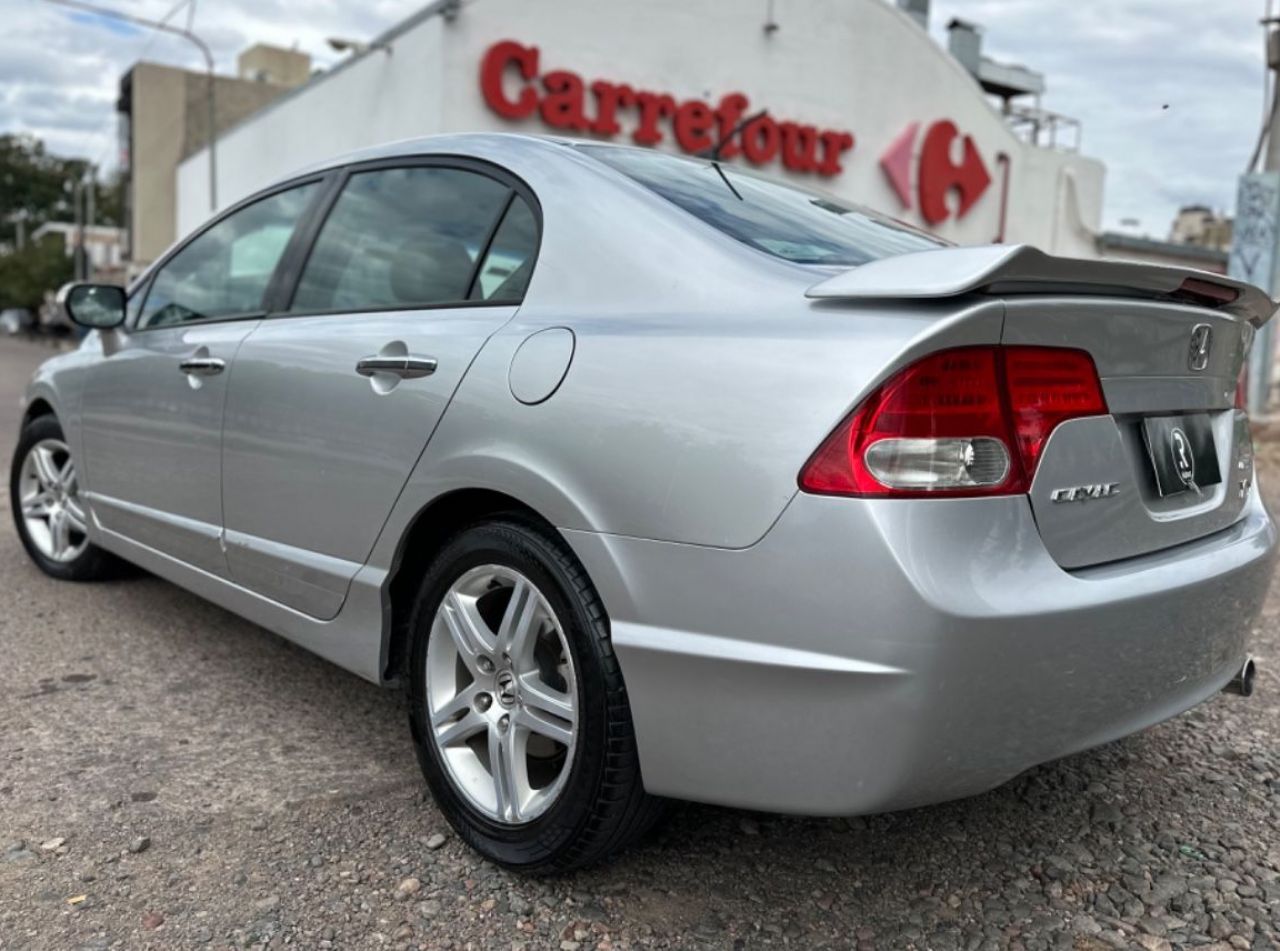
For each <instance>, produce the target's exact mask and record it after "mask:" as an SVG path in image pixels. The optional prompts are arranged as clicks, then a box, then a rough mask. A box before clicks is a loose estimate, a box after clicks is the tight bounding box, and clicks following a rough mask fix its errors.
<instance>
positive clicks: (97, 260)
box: [31, 221, 124, 273]
mask: <svg viewBox="0 0 1280 951" xmlns="http://www.w3.org/2000/svg"><path fill="white" fill-rule="evenodd" d="M46 235H57V237H58V238H59V239H60V240H61V241H62V246H63V249H64V250H65V251H66V254H67V257H71V256H72V255H73V254H75V250H76V245H77V244H78V243H79V240H80V234H79V228H78V227H77V226H76V225H75V224H73V223H71V222H69V221H47V222H45V223H44V224H42V225H41V226H40V227H39V228H37V229H36V230H35V231H33V232H32V233H31V240H32V241H35V242H39V241H42V240H44V238H45V236H46ZM84 249H85V254H87V255H88V257H89V265H90V267H91V268H92V270H93V271H94V272H95V273H96V272H98V271H111V272H114V271H115V270H117V269H118V268H119V267H120V266H121V264H123V263H124V229H123V228H115V227H111V226H109V225H86V226H85V229H84Z"/></svg>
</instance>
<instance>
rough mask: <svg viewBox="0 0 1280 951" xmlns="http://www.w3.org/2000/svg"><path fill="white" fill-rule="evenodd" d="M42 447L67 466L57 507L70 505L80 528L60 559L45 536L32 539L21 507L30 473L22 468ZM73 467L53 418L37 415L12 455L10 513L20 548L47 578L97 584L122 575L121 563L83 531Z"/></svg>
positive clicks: (23, 431) (55, 419)
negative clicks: (51, 450) (65, 483)
mask: <svg viewBox="0 0 1280 951" xmlns="http://www.w3.org/2000/svg"><path fill="white" fill-rule="evenodd" d="M45 447H60V448H59V449H58V451H57V453H58V454H57V457H56V458H58V459H60V460H62V461H63V471H68V470H66V469H65V466H71V469H70V470H69V471H70V472H71V473H72V476H71V479H70V480H69V481H70V484H69V485H68V486H67V487H65V488H64V489H63V490H62V492H61V493H60V498H59V503H58V504H59V505H61V506H62V507H64V508H69V507H71V506H74V511H75V512H77V513H78V515H77V516H76V518H77V519H78V520H79V524H80V526H81V528H80V530H79V531H76V530H71V531H72V532H73V533H74V534H71V535H70V539H71V540H70V542H69V543H68V547H67V548H66V549H65V550H64V551H63V553H62V554H63V557H55V555H54V553H53V551H51V550H50V544H49V539H48V537H44V538H36V537H35V535H34V534H33V530H32V528H31V525H30V520H29V519H28V518H27V516H26V514H25V513H24V508H23V495H24V486H26V485H27V484H28V483H30V482H31V478H32V477H31V474H30V470H27V469H26V468H25V467H26V466H27V464H28V460H29V459H30V458H31V457H32V453H33V452H35V451H37V450H39V449H43V448H45ZM74 466H75V464H74V462H73V461H72V460H71V454H70V449H69V448H68V447H67V443H66V438H65V437H64V436H63V433H62V426H61V425H60V424H59V423H58V420H57V418H56V417H54V416H38V417H36V418H35V419H33V420H31V421H30V422H28V423H27V424H26V425H25V426H24V427H23V428H22V433H21V435H20V436H19V437H18V445H17V448H16V449H15V450H14V453H13V464H12V465H11V466H10V469H9V503H10V506H11V509H12V512H13V522H14V526H15V527H16V528H17V530H18V538H20V539H21V540H22V547H23V548H25V549H26V550H27V554H28V555H30V556H31V560H32V561H34V562H35V563H36V565H37V566H38V567H39V568H40V570H41V571H43V572H44V573H45V574H47V575H49V576H50V577H53V578H57V579H59V580H61V581H100V580H103V579H106V578H114V577H117V576H118V575H120V574H121V573H122V569H123V568H124V563H123V562H121V561H120V560H119V559H117V558H116V557H115V556H114V555H112V554H110V553H109V552H106V551H104V550H103V549H101V548H99V547H98V546H97V545H95V544H93V543H92V542H90V541H89V540H88V536H87V535H86V534H85V533H84V531H83V526H84V523H85V521H86V520H87V515H86V513H85V510H84V508H83V507H82V506H80V505H79V504H78V494H79V487H78V484H77V483H76V482H75V476H74V472H75V467H74ZM68 503H69V505H68ZM50 535H52V532H50Z"/></svg>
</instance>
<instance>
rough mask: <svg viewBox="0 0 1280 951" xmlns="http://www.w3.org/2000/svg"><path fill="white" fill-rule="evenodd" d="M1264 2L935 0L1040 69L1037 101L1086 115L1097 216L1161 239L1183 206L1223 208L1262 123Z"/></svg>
mask: <svg viewBox="0 0 1280 951" xmlns="http://www.w3.org/2000/svg"><path fill="white" fill-rule="evenodd" d="M1262 12H1263V3H1262V0H1256V2H1252V0H1249V2H1232V3H1223V4H1212V3H1208V2H1206V0H1110V2H1106V0H935V3H934V10H933V19H932V31H931V32H933V33H934V35H935V36H937V37H938V38H939V41H940V42H942V43H944V44H945V42H946V36H945V33H946V24H947V22H948V21H949V20H950V19H951V18H952V17H957V16H958V17H960V18H962V19H966V20H970V21H972V22H975V23H978V24H980V25H981V26H983V27H984V28H985V29H984V51H985V52H986V53H987V54H988V55H990V56H993V57H995V58H996V59H1000V60H1009V61H1013V62H1020V63H1024V64H1026V65H1027V66H1029V67H1030V68H1032V69H1036V70H1039V71H1041V72H1043V73H1045V77H1046V81H1047V85H1048V89H1047V92H1046V94H1045V96H1044V98H1043V103H1042V104H1043V106H1044V107H1045V108H1047V109H1051V110H1053V111H1055V112H1060V113H1063V114H1066V115H1069V116H1072V117H1074V118H1076V119H1079V120H1081V122H1082V123H1083V137H1082V149H1081V151H1082V152H1084V153H1085V154H1086V155H1090V156H1092V157H1094V158H1098V159H1100V160H1102V161H1103V162H1104V163H1105V164H1106V166H1107V183H1106V199H1105V215H1104V219H1105V223H1106V224H1107V225H1109V226H1112V227H1114V226H1115V225H1116V224H1117V223H1118V222H1119V221H1120V220H1121V219H1123V218H1136V219H1138V220H1139V221H1140V222H1141V225H1142V228H1143V230H1144V231H1146V232H1148V233H1150V234H1152V235H1155V236H1157V237H1163V236H1164V235H1165V234H1166V233H1167V231H1168V228H1169V224H1170V222H1171V221H1172V218H1173V215H1174V213H1175V212H1176V211H1177V209H1178V207H1179V206H1181V205H1184V204H1192V203H1198V204H1207V205H1210V206H1212V207H1215V208H1219V209H1230V208H1231V207H1233V206H1234V204H1235V192H1236V179H1237V177H1238V176H1239V174H1240V173H1241V172H1242V171H1243V170H1244V167H1245V165H1246V164H1247V162H1248V161H1249V157H1250V155H1251V154H1252V152H1253V147H1254V144H1255V142H1256V140H1257V135H1258V130H1259V127H1260V125H1261V122H1262V108H1263V106H1262V99H1263V85H1262V84H1263V72H1264V64H1263V35H1262V30H1261V28H1260V27H1259V25H1258V18H1259V16H1260V15H1261V14H1262Z"/></svg>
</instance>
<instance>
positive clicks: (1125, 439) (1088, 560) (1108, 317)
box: [808, 246, 1276, 569]
mask: <svg viewBox="0 0 1280 951" xmlns="http://www.w3.org/2000/svg"><path fill="white" fill-rule="evenodd" d="M976 293H981V294H986V295H991V296H998V297H1000V298H1001V299H1002V300H1003V301H1004V304H1005V317H1004V324H1003V330H1002V335H1001V342H1002V343H1004V344H1007V345H1031V346H1050V347H1071V348H1075V349H1080V350H1085V351H1087V352H1088V353H1089V354H1090V355H1091V356H1092V357H1093V360H1094V363H1095V365H1096V366H1097V368H1098V375H1099V377H1100V379H1101V382H1102V387H1103V392H1104V395H1105V396H1106V400H1107V408H1108V410H1109V412H1110V415H1108V416H1101V417H1090V418H1083V419H1074V420H1070V421H1068V422H1065V423H1062V424H1061V425H1059V426H1058V427H1057V428H1056V429H1055V430H1054V431H1053V434H1052V435H1051V436H1050V438H1049V441H1048V443H1047V445H1046V446H1045V449H1044V451H1043V454H1042V456H1041V459H1040V464H1039V466H1038V468H1037V470H1036V474H1035V478H1034V480H1033V482H1032V485H1031V490H1030V493H1029V496H1030V503H1031V506H1032V510H1033V512H1034V515H1035V519H1036V523H1037V525H1038V526H1039V529H1040V534H1041V538H1042V539H1043V541H1044V544H1045V546H1046V548H1047V549H1048V551H1049V553H1050V554H1051V555H1052V556H1053V558H1054V559H1055V560H1056V561H1057V562H1058V564H1060V565H1061V566H1062V567H1064V568H1067V569H1073V568H1083V567H1088V566H1091V565H1098V564H1103V563H1106V562H1112V561H1117V560H1120V559H1124V558H1131V557H1134V556H1138V555H1143V554H1148V553H1150V552H1154V551H1159V550H1161V549H1165V548H1169V547H1171V546H1174V545H1178V544H1181V543H1184V542H1188V541H1192V540H1194V539H1197V538H1201V537H1203V536H1205V535H1208V534H1211V533H1213V532H1215V531H1219V530H1221V529H1224V528H1227V527H1229V526H1231V525H1232V524H1233V523H1235V522H1236V521H1237V520H1238V519H1239V518H1240V517H1241V515H1242V513H1243V510H1244V507H1245V504H1246V502H1247V500H1248V495H1249V491H1250V488H1251V485H1252V481H1253V448H1252V442H1251V439H1250V435H1249V427H1248V418H1247V416H1246V415H1245V414H1244V413H1242V412H1239V411H1237V410H1235V409H1234V402H1235V389H1236V384H1237V380H1238V378H1239V375H1240V371H1241V369H1242V367H1243V366H1244V363H1245V360H1246V358H1247V354H1248V351H1249V347H1250V345H1251V343H1252V340H1253V336H1254V332H1255V330H1256V328H1257V327H1258V326H1261V325H1262V324H1263V323H1265V322H1266V320H1268V319H1269V318H1270V316H1271V314H1272V312H1273V311H1274V309H1275V307H1276V305H1275V303H1274V302H1272V301H1271V300H1270V298H1268V297H1267V295H1266V294H1264V293H1263V292H1262V291H1261V290H1259V289H1258V288H1256V287H1253V286H1251V285H1247V284H1242V283H1239V282H1236V281H1233V280H1230V279H1228V278H1225V277H1221V276H1219V275H1213V274H1207V273H1203V272H1198V271H1192V270H1188V269H1183V268H1166V267H1156V266H1150V265H1141V264H1128V263H1121V262H1096V261H1077V260H1071V259H1064V258H1055V257H1051V256H1049V255H1046V254H1043V253H1042V252H1040V251H1036V250H1035V249H1032V248H1026V247H1005V246H995V247H983V248H949V249H943V250H939V251H927V252H921V253H918V254H910V255H902V256H900V257H896V258H889V259H886V260H884V261H880V262H875V263H874V264H869V265H865V266H864V267H862V268H857V269H855V270H851V271H847V272H844V273H842V274H839V275H837V276H836V277H833V278H831V279H829V280H827V281H824V282H823V283H821V284H818V285H816V286H814V287H812V288H810V289H809V291H808V296H810V297H813V298H843V299H856V298H940V297H953V296H960V295H964V294H976ZM1175 431H1176V433H1180V434H1181V435H1175ZM1188 447H1191V449H1189V448H1188ZM1193 450H1194V451H1193ZM1197 465H1198V470H1199V471H1198V473H1197V471H1196V469H1197ZM1214 470H1216V476H1217V478H1216V479H1215V478H1214V476H1215V471H1214ZM1188 471H1190V475H1189V476H1188ZM1197 474H1198V475H1199V480H1197V478H1196V476H1197ZM1162 479H1163V482H1162V481H1161V480H1162Z"/></svg>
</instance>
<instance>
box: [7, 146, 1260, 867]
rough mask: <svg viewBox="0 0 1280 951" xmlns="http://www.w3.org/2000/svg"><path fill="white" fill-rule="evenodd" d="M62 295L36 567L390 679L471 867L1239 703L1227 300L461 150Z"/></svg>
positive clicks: (643, 172)
mask: <svg viewBox="0 0 1280 951" xmlns="http://www.w3.org/2000/svg"><path fill="white" fill-rule="evenodd" d="M65 303H66V306H67V308H68V310H69V312H70V313H71V315H72V316H73V318H74V319H75V320H76V321H77V322H79V323H81V324H83V325H85V326H87V327H90V328H93V329H94V331H95V332H92V333H89V334H88V335H87V337H86V338H85V340H84V343H83V344H82V346H81V347H80V348H79V349H78V350H77V351H75V352H74V353H69V354H65V355H62V356H58V357H55V358H53V359H52V360H49V361H48V362H47V363H45V364H44V366H43V367H41V368H40V370H39V371H38V372H37V374H36V376H35V378H34V380H33V381H32V382H31V385H30V387H29V389H28V391H27V394H26V400H25V407H24V415H23V428H22V434H21V439H20V442H19V444H18V449H17V453H16V456H15V458H14V462H13V468H12V474H11V497H12V505H13V512H14V516H15V519H16V523H17V528H18V532H19V534H20V535H21V538H22V541H23V543H24V544H25V546H26V548H27V550H28V551H29V552H30V555H31V557H32V559H34V561H35V562H36V564H37V565H39V566H40V568H41V569H43V570H44V571H45V572H47V573H48V574H50V575H53V576H54V577H57V578H64V579H67V580H74V581H79V580H88V579H95V578H101V577H104V576H106V575H109V574H111V573H113V572H114V571H116V570H117V569H118V567H119V565H120V563H121V562H129V563H133V564H135V565H139V566H141V567H143V568H145V569H147V570H148V571H151V572H154V573H155V574H157V575H160V576H162V577H164V578H168V579H170V580H171V581H173V582H175V583H177V584H179V585H182V586H184V587H186V588H189V589H191V590H192V591H194V592H196V593H198V594H199V595H201V596H203V597H205V598H208V599H209V600H211V601H214V602H216V603H218V604H220V605H222V606H223V607H225V608H227V609H229V610H231V611H234V612H236V613H238V614H240V615H243V616H244V617H246V618H249V619H250V620H252V621H254V622H256V623H258V624H260V625H262V626H264V627H266V628H268V629H270V630H272V631H275V632H277V633H279V634H281V635H283V636H285V637H287V638H289V639H290V640H293V641H296V642H297V643H298V644H301V645H303V646H304V647H306V648H308V649H310V650H312V651H314V652H316V653H317V654H320V655H321V656H323V657H326V658H328V659H329V660H331V661H333V662H334V663H337V664H339V665H341V666H342V667H345V668H347V669H348V670H351V671H354V672H355V673H357V674H359V675H361V676H362V677H366V678H368V679H369V680H371V681H374V682H377V683H380V684H387V685H392V684H395V685H400V686H402V687H403V689H404V690H405V691H406V694H407V697H408V704H409V708H410V729H411V733H412V737H413V743H414V746H415V747H416V752H417V756H418V760H419V762H420V764H421V767H422V771H423V773H424V774H425V776H426V780H427V782H428V784H429V785H430V787H431V789H432V791H433V792H434V794H435V797H436V799H437V801H438V802H439V804H440V808H441V810H442V811H443V812H444V814H445V816H446V817H447V818H448V820H449V821H450V822H451V823H452V824H453V825H454V826H455V827H456V828H457V830H458V832H459V834H460V835H461V836H462V837H463V838H464V839H465V841H467V842H468V843H470V844H471V845H472V846H474V847H475V848H476V849H478V850H479V851H480V852H482V853H483V854H484V855H486V856H488V857H490V858H491V859H493V860H495V861H497V862H500V863H503V864H505V865H508V866H513V867H520V868H525V869H530V870H556V869H565V868H570V867H574V866H578V865H583V864H586V863H590V862H593V861H596V860H598V859H601V858H603V857H604V856H606V855H608V854H610V853H612V852H615V851H616V850H618V849H619V848H621V847H622V846H624V845H625V844H626V843H627V842H629V841H631V840H633V839H634V838H635V837H637V836H638V835H640V834H642V833H643V832H644V830H645V829H646V828H647V827H648V826H649V825H651V824H652V822H653V821H654V820H655V819H656V818H657V817H658V816H659V815H660V813H661V811H662V804H663V802H664V801H665V800H669V799H690V800H699V801H703V802H711V803H720V804H725V805H729V806H738V807H745V808H751V809H759V810H772V811H780V812H789V813H802V814H811V815H849V814H855V813H866V812H874V811H882V810H889V809H897V808H901V807H905V806H912V805H917V804H922V803H930V802H938V801H941V800H946V799H952V798H955V797H960V796H967V795H971V794H973V793H977V792H980V791H982V790H986V789H989V788H991V787H993V786H995V785H997V784H999V783H1002V782H1004V781H1006V780H1008V779H1009V778H1011V777H1013V776H1014V775H1016V774H1017V773H1019V772H1021V771H1023V770H1025V769H1027V768H1028V767H1030V766H1033V765H1035V764H1037V763H1041V762H1044V761H1046V760H1050V759H1053V758H1055V757H1060V756H1063V755H1064V754H1067V753H1071V752H1073V751H1075V750H1080V749H1083V748H1086V747H1090V746H1094V745H1096V744H1099V743H1104V742H1106V741H1108V740H1112V739H1114V738H1117V737H1120V736H1124V735H1126V734H1129V733H1132V732H1134V731H1136V730H1140V729H1142V728H1144V727H1147V726H1149V725H1151V724H1154V723H1156V722H1158V721H1161V720H1164V719H1166V718H1168V717H1170V716H1173V715H1174V714H1176V713H1178V712H1180V711H1183V710H1186V709H1187V708H1189V707H1191V706H1193V705H1194V704H1197V703H1200V702H1201V701H1203V700H1205V699H1206V698H1208V697H1210V696H1212V695H1214V694H1215V693H1217V692H1218V691H1220V690H1222V689H1223V688H1224V687H1228V686H1231V687H1234V689H1235V690H1236V691H1237V692H1240V693H1245V692H1247V691H1248V690H1249V689H1250V686H1251V680H1252V666H1251V664H1249V662H1248V655H1247V649H1246V643H1245V641H1246V636H1247V634H1248V631H1249V628H1250V625H1251V623H1252V622H1253V620H1254V618H1255V617H1256V616H1257V614H1258V611H1259V608H1260V606H1261V604H1262V600H1263V596H1264V593H1265V590H1266V587H1267V584H1268V581H1269V579H1270V576H1271V571H1272V560H1273V555H1274V551H1275V547H1276V530H1275V527H1274V525H1273V524H1272V522H1271V520H1270V518H1269V517H1268V515H1267V512H1266V511H1265V510H1264V508H1263V504H1262V501H1261V498H1260V496H1259V492H1258V489H1257V487H1256V486H1255V485H1254V467H1253V458H1252V448H1251V441H1250V435H1249V429H1248V421H1247V417H1246V415H1245V413H1244V412H1243V411H1242V409H1241V404H1240V402H1239V400H1238V398H1237V388H1238V383H1239V382H1240V377H1241V371H1242V367H1243V366H1244V363H1245V358H1246V354H1247V352H1248V350H1249V347H1250V344H1251V342H1252V340H1253V336H1254V332H1255V330H1256V328H1257V327H1258V326H1260V325H1261V324H1262V323H1264V322H1265V321H1266V320H1267V319H1268V318H1269V317H1270V316H1271V313H1272V311H1273V310H1274V308H1275V305H1274V304H1273V303H1272V301H1271V300H1269V299H1268V298H1267V296H1266V295H1265V294H1263V293H1262V292H1261V291H1259V290H1258V289H1257V288H1254V287H1251V286H1248V285H1244V284H1240V283H1236V282H1234V281H1231V280H1228V279H1226V278H1223V277H1219V276H1216V275H1210V274H1203V273H1200V272H1195V271H1184V270H1180V269H1174V268H1158V267H1151V266H1146V265H1139V264H1127V263H1115V262H1105V263H1104V262H1097V261H1075V260H1067V259H1061V258H1056V257H1051V256H1048V255H1045V254H1042V253H1040V252H1039V251H1036V250H1033V249H1031V248H1028V247H1022V246H992V247H977V248H955V247H950V246H947V245H945V244H943V243H941V242H939V241H938V240H937V239H935V238H933V237H931V236H929V235H926V234H923V233H920V232H917V231H915V230H913V229H911V228H910V227H908V226H905V225H903V224H901V223H898V222H895V221H892V220H888V219H885V218H883V217H880V216H878V215H876V214H874V213H872V212H870V211H867V210H865V209H862V208H859V207H856V206H853V205H850V204H848V203H846V202H844V201H842V200H840V199H837V198H834V197H832V196H829V195H823V194H819V193H815V192H810V191H807V190H804V189H802V188H799V187H796V186H795V185H793V184H788V183H783V182H781V181H775V180H770V179H767V178H760V177H757V176H755V175H751V174H747V173H746V172H743V171H741V170H739V169H738V168H736V167H725V166H722V165H720V164H719V163H718V162H717V161H715V160H712V159H705V160H687V159H681V158H676V157H672V156H668V155H664V154H660V153H656V152H652V151H645V150H637V149H629V148H622V147H616V146H607V145H602V144H589V143H582V142H568V141H557V140H548V139H539V138H533V137H519V136H508V135H461V136H448V137H439V138H430V139H422V140H418V141H412V142H404V143H398V144H395V145H391V146H386V147H383V148H377V149H373V150H369V151H366V152H361V153H359V154H355V155H351V156H347V157H344V158H340V159H335V160H333V161H331V162H328V163H325V164H323V165H320V166H317V167H315V168H312V169H309V170H306V171H304V172H301V173H299V174H297V175H295V176H293V177H291V178H289V179H288V180H285V181H282V182H279V183H277V184H275V185H273V186H271V187H270V188H267V189H265V190H263V191H261V192H259V193H258V194H255V195H253V196H252V197H250V198H247V199H246V200H244V201H242V202H240V203H239V204H238V205H236V206H235V207H232V208H230V209H228V210H227V211H225V212H223V213H221V214H220V215H218V216H217V217H216V218H215V219H213V220H212V221H211V222H210V223H209V224H207V225H205V226H204V227H203V228H201V229H200V230H199V231H197V232H196V233H195V234H193V235H191V236H190V237H188V238H187V239H185V240H184V241H182V242H181V243H179V244H178V245H177V246H176V247H174V248H173V249H172V250H171V251H170V252H168V253H167V254H166V255H165V256H164V257H163V258H161V259H160V260H159V261H157V262H156V263H155V264H154V265H153V266H152V267H151V268H150V270H149V271H148V272H147V273H146V274H145V275H143V277H142V278H141V279H140V280H138V281H137V282H136V283H135V284H134V285H133V286H132V287H131V288H130V289H129V292H128V294H127V296H126V294H125V293H124V292H122V291H121V290H120V289H118V288H111V287H106V286H94V285H75V286H73V287H71V288H69V289H67V290H66V292H65Z"/></svg>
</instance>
